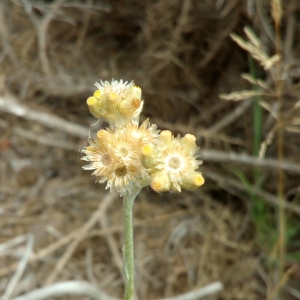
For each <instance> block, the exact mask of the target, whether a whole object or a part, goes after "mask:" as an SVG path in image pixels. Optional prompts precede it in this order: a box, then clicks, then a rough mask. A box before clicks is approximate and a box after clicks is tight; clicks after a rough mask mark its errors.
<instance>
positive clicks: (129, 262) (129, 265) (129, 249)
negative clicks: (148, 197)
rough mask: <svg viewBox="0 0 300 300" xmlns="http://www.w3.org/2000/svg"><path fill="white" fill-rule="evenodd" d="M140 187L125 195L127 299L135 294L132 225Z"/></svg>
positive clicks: (124, 251)
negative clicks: (133, 209)
mask: <svg viewBox="0 0 300 300" xmlns="http://www.w3.org/2000/svg"><path fill="white" fill-rule="evenodd" d="M139 191H140V189H137V190H136V191H134V192H132V193H131V194H126V195H125V196H124V197H123V207H124V237H125V241H124V248H123V256H124V267H123V272H124V280H125V298H124V299H125V300H133V295H134V253H133V226H132V208H133V203H134V199H135V197H136V196H137V194H138V193H139Z"/></svg>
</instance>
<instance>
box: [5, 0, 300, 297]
mask: <svg viewBox="0 0 300 300" xmlns="http://www.w3.org/2000/svg"><path fill="white" fill-rule="evenodd" d="M256 2H257V3H255V4H254V1H245V2H244V1H235V0H228V1H210V0H205V1H190V0H187V1H179V0H178V1H177V0H176V1H163V0H159V1H145V2H143V1H138V0H129V1H119V0H117V1H103V2H100V1H96V0H89V1H68V0H57V1H29V0H23V1H20V0H10V1H9V0H6V1H1V3H0V45H1V47H0V49H1V52H0V64H1V68H0V91H1V95H0V159H1V160H0V294H3V295H8V294H10V296H12V297H15V296H18V295H21V294H25V293H27V292H29V291H32V290H34V289H36V288H38V287H44V286H46V285H51V284H52V283H56V282H61V281H69V280H85V281H88V282H90V283H92V284H93V285H94V286H96V287H98V288H100V289H101V290H103V291H105V293H107V294H109V295H111V296H114V297H122V294H123V278H122V263H121V260H122V249H121V248H122V230H123V229H122V228H123V226H122V224H123V223H122V221H121V220H122V203H121V202H120V201H121V198H119V197H118V196H116V197H111V196H108V195H107V193H106V192H105V191H104V189H103V187H102V186H100V185H95V184H94V182H93V178H91V176H90V175H89V174H87V173H86V172H84V171H83V170H82V169H81V166H82V162H81V161H80V159H79V158H80V152H79V150H80V149H82V148H83V147H84V145H85V142H86V138H87V137H88V129H89V127H90V125H91V124H93V123H95V120H94V119H92V118H91V117H90V115H89V113H88V109H87V107H86V103H85V99H86V98H87V97H88V96H89V95H90V94H91V93H92V92H93V90H94V88H93V84H94V82H95V81H98V80H99V79H100V78H101V79H108V80H110V79H111V78H115V79H120V78H123V79H125V80H132V79H133V80H134V81H135V82H136V84H137V85H139V86H140V87H141V88H142V90H143V95H144V99H145V105H144V115H143V117H144V118H146V117H150V118H151V120H152V122H154V123H157V125H158V126H159V127H160V128H167V129H170V130H172V131H175V132H178V133H186V132H189V133H192V134H195V135H196V136H197V138H198V141H199V146H200V147H201V148H202V149H203V159H204V165H203V167H204V169H203V173H204V176H205V177H206V184H205V186H204V187H203V188H202V189H201V190H199V191H197V192H195V193H182V194H180V195H176V194H163V195H157V194H154V193H152V192H151V191H150V190H147V189H145V190H144V191H142V193H141V194H140V195H139V197H138V199H137V201H136V204H135V208H134V209H135V211H134V215H135V219H134V220H135V225H134V226H135V255H136V273H137V276H136V277H137V283H136V287H137V289H136V295H137V298H138V299H159V298H166V297H174V296H176V295H179V294H182V293H186V292H188V291H191V290H196V289H198V288H200V287H203V286H205V285H207V284H210V283H212V282H214V281H221V282H222V283H223V284H224V289H223V291H221V292H220V293H218V294H216V295H214V296H209V297H208V298H209V299H220V300H221V299H247V300H248V299H266V298H267V296H269V299H271V298H272V297H274V298H275V296H276V293H277V292H278V290H277V289H278V286H280V284H281V283H280V279H278V280H277V281H276V280H275V279H274V274H276V272H273V270H272V268H273V267H272V266H271V268H269V266H270V261H269V257H271V259H272V257H273V256H272V255H273V254H274V252H276V251H277V249H276V247H273V246H274V245H262V244H261V243H258V242H257V232H256V231H255V226H254V225H253V220H252V215H251V213H250V211H251V207H252V198H251V195H250V194H249V187H246V185H245V184H244V183H243V182H242V181H241V180H239V179H238V178H237V177H236V175H235V174H236V172H237V171H239V172H242V173H243V174H244V175H245V176H246V177H247V178H248V179H249V181H250V183H251V184H250V190H251V193H253V194H254V195H256V196H257V197H260V199H261V201H263V202H264V203H269V204H268V205H270V209H271V210H272V209H274V207H275V208H276V207H277V206H278V201H277V187H278V178H277V169H276V163H278V156H277V146H278V142H277V141H278V139H277V133H278V128H279V125H278V124H279V122H278V101H277V100H276V99H277V98H276V93H275V94H274V92H273V91H274V90H276V84H280V82H281V81H280V80H278V78H281V79H284V83H285V84H284V86H282V88H281V91H282V93H281V96H282V103H281V107H280V112H281V114H280V126H281V127H280V128H281V129H282V135H283V145H282V146H283V149H284V157H283V162H282V166H283V169H284V170H285V172H286V175H285V178H286V179H287V180H285V192H284V196H285V197H286V199H288V201H286V202H285V203H284V205H283V208H284V209H285V212H286V217H287V218H291V219H293V218H295V216H299V213H300V209H299V193H300V192H299V168H298V167H299V163H300V158H299V149H300V139H299V107H300V106H299V96H298V92H299V84H298V82H299V57H298V56H297V55H298V53H299V46H298V44H299V37H298V36H297V35H296V31H297V26H298V25H299V24H297V20H296V16H297V14H299V12H300V5H299V4H298V2H297V1H293V0H289V1H285V3H284V7H283V10H282V11H280V7H281V6H280V3H279V1H273V2H272V6H271V5H270V3H269V1H256ZM272 18H273V19H274V20H277V21H276V22H277V23H280V22H281V24H280V28H279V29H280V32H282V37H281V39H282V40H281V55H280V56H279V55H278V53H276V47H277V48H278V45H277V46H276V43H275V41H276V34H275V31H274V26H273V25H272V24H273V20H272ZM277 23H276V24H277ZM245 25H248V26H250V27H251V28H252V30H253V32H255V35H253V34H254V33H253V32H252V31H246V34H244V33H243V31H242V29H243V28H244V26H245ZM232 32H235V33H236V35H234V36H233V39H234V40H235V41H236V42H237V43H238V44H239V45H240V46H242V48H244V49H246V50H248V51H249V52H250V53H251V54H252V55H253V56H254V58H256V59H258V60H259V61H260V62H261V63H262V65H263V68H262V69H260V67H259V65H257V69H258V72H259V75H260V76H257V77H255V76H253V74H249V73H250V71H248V69H249V64H248V61H247V54H246V53H245V51H244V50H242V49H241V48H240V47H238V46H237V45H236V43H234V42H233V41H232V40H231V39H230V34H231V33H232ZM241 36H242V37H241ZM256 37H257V38H256ZM247 38H248V39H249V41H248V42H246V40H247ZM270 53H271V54H270ZM272 53H273V55H272ZM279 57H280V59H281V60H280V62H281V64H280V66H281V67H280V68H277V67H276V66H277V62H278V59H279ZM274 66H275V67H274ZM263 69H267V70H269V71H270V70H271V71H270V73H264V70H263ZM245 71H246V73H247V74H244V75H243V78H241V76H240V74H241V73H243V72H245ZM269 71H268V72H269ZM279 75H280V76H279ZM274 78H275V79H276V80H275V81H274ZM244 79H246V80H244ZM251 84H255V85H257V86H258V87H259V90H253V89H251ZM236 91H242V92H236ZM225 93H227V94H228V93H231V94H230V95H231V96H227V99H228V97H229V98H230V97H231V100H241V99H244V98H247V100H243V101H241V102H235V103H234V102H231V101H224V100H221V99H220V98H219V94H225ZM255 95H260V96H263V97H265V98H263V99H262V102H261V104H262V106H263V107H264V108H265V109H266V111H267V113H266V114H265V115H264V116H263V126H262V142H264V143H262V153H263V155H261V156H262V158H261V161H259V160H258V159H257V158H256V157H254V156H252V154H253V152H252V145H253V142H254V141H253V139H254V138H253V132H252V124H253V117H252V112H251V108H252V105H253V99H252V98H249V97H252V96H255ZM101 126H103V123H101V122H100V123H98V124H97V125H95V126H93V128H92V131H91V134H93V133H94V132H95V130H97V128H100V127H101ZM209 154H210V155H209ZM257 167H261V174H262V180H263V182H264V185H263V186H262V185H260V184H257V182H255V180H254V178H253V170H254V168H257ZM297 199H298V200H297ZM268 207H269V206H268ZM273 213H274V212H273ZM299 232H300V231H299ZM299 232H298V235H296V237H295V238H297V237H298V238H299ZM7 243H8V244H7ZM268 246H269V247H268ZM270 248H271V251H270ZM272 249H273V252H272ZM297 251H299V246H297V245H296V244H295V245H294V244H293V247H291V246H289V245H287V249H286V253H287V254H292V253H296V252H297ZM22 264H23V265H22ZM291 268H292V269H291ZM286 270H288V272H287V273H286ZM299 270H300V269H299V260H296V259H295V258H293V259H287V261H286V262H285V265H284V266H283V274H281V275H282V277H281V281H282V283H285V291H286V293H287V295H288V296H287V297H290V298H287V299H299V293H300V292H299V278H300V275H299ZM18 272H19V273H18ZM14 280H15V284H14ZM270 282H271V284H270ZM270 287H271V291H268V288H269V289H270ZM5 293H6V294H5ZM297 293H298V296H297ZM270 295H271V296H270ZM292 295H294V296H292ZM293 297H294V298H293ZM64 299H70V298H68V297H64Z"/></svg>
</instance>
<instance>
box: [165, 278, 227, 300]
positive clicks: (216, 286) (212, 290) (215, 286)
mask: <svg viewBox="0 0 300 300" xmlns="http://www.w3.org/2000/svg"><path fill="white" fill-rule="evenodd" d="M221 290H223V284H222V282H220V281H217V282H214V283H211V284H209V285H207V286H205V287H203V288H200V289H198V290H195V291H191V292H188V293H186V294H182V295H179V296H176V297H171V298H164V299H159V300H196V299H201V298H204V297H206V296H209V295H213V294H216V293H218V292H220V291H221Z"/></svg>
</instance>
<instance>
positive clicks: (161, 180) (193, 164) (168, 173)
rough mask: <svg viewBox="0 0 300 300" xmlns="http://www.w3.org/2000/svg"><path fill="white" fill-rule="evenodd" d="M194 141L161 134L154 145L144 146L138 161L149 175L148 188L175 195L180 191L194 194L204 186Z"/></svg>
mask: <svg viewBox="0 0 300 300" xmlns="http://www.w3.org/2000/svg"><path fill="white" fill-rule="evenodd" d="M195 141H196V138H195V137H194V136H193V135H191V134H187V135H185V136H184V137H183V138H180V136H177V137H176V138H174V136H173V135H172V134H171V132H170V131H168V130H164V131H162V132H161V134H160V136H159V138H158V139H157V141H156V142H155V143H150V144H146V145H144V146H143V147H142V150H141V159H142V163H143V165H144V167H145V168H147V170H148V172H149V173H150V174H151V183H150V185H151V187H152V189H153V190H155V191H156V192H159V193H160V192H165V191H168V190H170V191H175V192H181V188H184V189H187V190H191V191H193V190H195V189H197V188H198V187H199V186H201V185H203V184H204V178H203V177H202V174H201V173H200V172H196V171H195V170H196V169H198V167H199V165H201V164H202V161H200V160H197V158H198V155H196V152H197V150H198V148H197V146H196V143H195Z"/></svg>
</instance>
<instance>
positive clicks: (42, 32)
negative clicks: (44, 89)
mask: <svg viewBox="0 0 300 300" xmlns="http://www.w3.org/2000/svg"><path fill="white" fill-rule="evenodd" d="M23 1H24V2H25V3H26V5H25V10H26V12H27V14H28V16H29V17H30V19H31V20H32V22H33V24H34V27H35V30H36V34H37V38H38V45H39V57H40V60H41V64H42V69H43V72H44V74H45V75H51V73H52V72H51V68H50V64H49V59H48V56H47V51H46V49H47V30H48V26H49V24H50V22H51V20H52V19H53V18H54V16H55V14H56V13H57V11H58V9H59V8H60V6H61V4H62V3H63V2H64V1H65V0H56V1H55V2H54V4H53V7H52V9H51V10H50V11H49V12H48V13H47V14H46V15H45V16H44V17H43V19H42V20H40V19H39V18H38V17H37V16H36V15H35V14H34V13H33V11H32V7H31V3H30V2H29V1H28V0H23Z"/></svg>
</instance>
